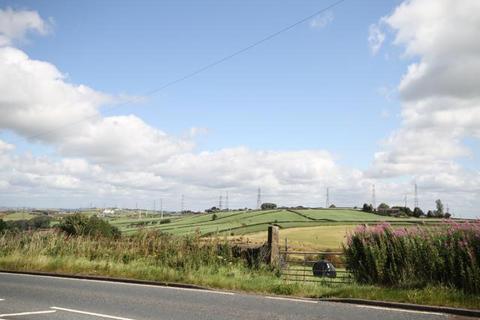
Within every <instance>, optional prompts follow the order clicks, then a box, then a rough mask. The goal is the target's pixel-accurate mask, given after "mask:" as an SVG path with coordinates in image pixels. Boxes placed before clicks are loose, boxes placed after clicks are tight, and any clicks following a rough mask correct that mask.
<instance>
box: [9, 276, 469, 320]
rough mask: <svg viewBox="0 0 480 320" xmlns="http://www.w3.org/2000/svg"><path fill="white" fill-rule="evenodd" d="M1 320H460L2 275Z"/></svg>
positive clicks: (228, 294) (215, 293)
mask: <svg viewBox="0 0 480 320" xmlns="http://www.w3.org/2000/svg"><path fill="white" fill-rule="evenodd" d="M0 319H4V320H9V319H18V320H26V319H28V320H50V319H52V320H56V319H69V320H71V319H78V320H100V319H117V320H130V319H131V320H142V319H160V320H167V319H172V320H196V319H200V320H201V319H209V320H217V319H228V320H233V319H256V320H259V319H269V320H273V319H282V320H283V319H285V320H286V319H317V320H318V319H328V320H336V319H368V320H374V319H382V320H388V319H392V320H393V319H394V320H402V319H442V320H446V319H450V320H451V319H460V317H453V316H447V315H445V314H439V313H427V312H415V311H404V310H399V309H387V308H377V307H367V306H359V305H352V304H340V303H333V302H320V301H311V300H301V299H288V298H278V297H269V296H258V295H250V294H241V293H232V292H221V291H205V290H196V289H181V288H171V287H159V286H149V285H137V284H125V283H116V282H104V281H94V280H78V279H67V278H53V277H46V276H31V275H20V274H8V273H0ZM463 319H466V318H463Z"/></svg>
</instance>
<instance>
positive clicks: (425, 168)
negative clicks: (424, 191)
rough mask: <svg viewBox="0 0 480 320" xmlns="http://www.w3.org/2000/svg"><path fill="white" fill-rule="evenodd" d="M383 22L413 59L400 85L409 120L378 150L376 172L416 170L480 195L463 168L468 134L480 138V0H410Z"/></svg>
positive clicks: (432, 184) (446, 187) (448, 187)
mask: <svg viewBox="0 0 480 320" xmlns="http://www.w3.org/2000/svg"><path fill="white" fill-rule="evenodd" d="M380 23H382V24H384V25H385V26H388V27H389V28H391V30H392V31H393V32H394V34H395V40H394V43H395V44H396V45H399V46H404V47H405V56H406V57H410V58H413V59H418V61H415V62H412V63H411V64H410V66H409V67H408V70H407V71H406V74H405V75H404V76H403V78H402V79H401V81H400V84H399V86H398V91H399V95H400V98H401V101H402V124H401V127H400V128H399V129H398V130H396V131H395V132H394V133H393V134H392V135H391V136H390V137H389V138H388V139H387V140H386V141H385V142H384V143H383V147H382V150H381V151H380V152H378V153H377V154H376V155H375V161H374V167H373V168H372V171H371V172H369V173H370V174H371V175H372V176H375V177H399V176H404V175H415V176H416V177H417V179H418V180H419V181H421V182H422V183H424V184H425V186H428V189H429V190H442V191H443V192H445V193H446V194H448V192H449V193H452V194H453V193H455V192H459V191H461V192H470V194H474V193H475V192H477V193H478V190H479V189H480V173H479V172H478V171H471V170H470V171H469V170H466V169H464V168H462V167H461V166H460V165H459V164H458V163H457V162H456V161H457V159H458V158H462V157H466V156H471V155H472V152H471V150H469V149H468V148H467V146H466V145H464V144H463V140H464V139H465V138H474V139H475V138H476V139H478V138H480V89H479V87H478V86H477V85H476V84H477V83H479V82H480V54H479V53H480V43H479V42H478V41H474V40H473V39H476V37H477V36H476V34H477V33H478V30H480V2H478V1H476V0H465V1H455V0H444V1H436V0H409V1H404V2H403V3H402V4H401V5H399V6H398V7H397V8H396V9H395V10H394V12H393V13H392V14H391V15H390V16H387V17H384V18H382V19H381V21H380Z"/></svg>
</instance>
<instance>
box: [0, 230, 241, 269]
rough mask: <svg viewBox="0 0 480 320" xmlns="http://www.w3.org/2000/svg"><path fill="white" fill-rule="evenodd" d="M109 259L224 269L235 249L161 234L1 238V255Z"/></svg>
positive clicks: (196, 238) (215, 242) (15, 235)
mask: <svg viewBox="0 0 480 320" xmlns="http://www.w3.org/2000/svg"><path fill="white" fill-rule="evenodd" d="M14 254H16V255H21V256H23V257H38V256H44V257H54V258H66V257H69V258H78V259H86V260H88V261H101V260H108V261H109V262H110V263H112V264H122V265H128V264H131V263H134V262H135V263H139V262H142V263H144V264H148V265H150V266H154V267H165V268H172V269H175V270H178V271H191V270H198V269H199V268H200V267H205V266H208V267H220V266H225V265H227V264H229V263H232V262H234V258H233V256H232V250H231V247H230V246H229V245H228V244H227V243H225V242H221V241H219V240H215V239H212V240H210V241H199V236H198V235H192V236H186V237H174V236H171V235H167V234H161V233H157V232H148V233H147V232H143V233H138V234H137V235H135V236H130V237H121V238H118V239H109V238H104V237H88V236H66V235H64V234H63V233H56V232H47V233H36V232H32V233H6V234H4V235H3V236H0V256H9V255H14Z"/></svg>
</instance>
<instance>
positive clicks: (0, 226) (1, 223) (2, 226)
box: [0, 219, 7, 233]
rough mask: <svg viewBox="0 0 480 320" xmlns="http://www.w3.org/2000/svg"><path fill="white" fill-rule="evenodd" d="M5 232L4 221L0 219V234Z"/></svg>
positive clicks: (5, 225)
mask: <svg viewBox="0 0 480 320" xmlns="http://www.w3.org/2000/svg"><path fill="white" fill-rule="evenodd" d="M5 230H7V224H6V223H5V221H3V220H2V219H0V233H2V232H3V231H5Z"/></svg>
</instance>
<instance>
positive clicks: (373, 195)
mask: <svg viewBox="0 0 480 320" xmlns="http://www.w3.org/2000/svg"><path fill="white" fill-rule="evenodd" d="M372 207H373V209H374V210H375V208H376V207H377V199H376V197H375V184H372Z"/></svg>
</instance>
